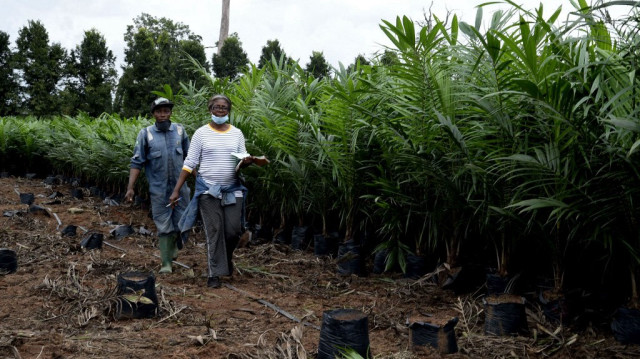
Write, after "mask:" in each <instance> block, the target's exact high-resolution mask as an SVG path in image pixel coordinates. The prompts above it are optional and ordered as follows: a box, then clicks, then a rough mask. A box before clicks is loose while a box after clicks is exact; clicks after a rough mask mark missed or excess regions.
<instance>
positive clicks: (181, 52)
mask: <svg viewBox="0 0 640 359" xmlns="http://www.w3.org/2000/svg"><path fill="white" fill-rule="evenodd" d="M124 38H125V41H126V42H127V48H126V49H125V66H124V67H123V74H122V77H121V78H120V82H119V84H118V91H117V94H116V101H115V104H114V106H115V109H116V110H117V111H119V112H121V113H122V114H123V115H125V116H134V115H138V114H146V113H148V106H149V103H150V102H151V101H152V99H153V98H154V97H155V96H154V95H153V94H152V93H151V91H153V90H157V89H161V88H162V87H163V86H164V85H165V84H168V85H169V86H170V87H171V88H173V89H175V88H179V84H180V83H181V82H185V83H186V82H190V81H196V82H199V81H202V75H201V74H198V73H197V72H194V71H188V70H186V68H187V66H190V65H189V64H190V62H189V61H187V56H186V55H187V54H188V55H190V56H191V57H193V58H195V59H197V60H198V61H202V65H203V66H204V67H208V65H207V64H206V61H205V59H206V55H205V53H204V46H202V38H201V37H200V36H199V35H195V34H193V33H192V32H191V30H190V29H189V26H187V25H184V24H182V23H174V22H173V21H172V20H170V19H167V18H159V19H158V18H155V17H153V16H151V15H149V14H142V15H140V16H138V17H137V18H135V19H134V25H129V26H128V27H127V32H126V34H125V37H124Z"/></svg>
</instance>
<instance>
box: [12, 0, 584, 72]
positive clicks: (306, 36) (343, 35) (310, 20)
mask: <svg viewBox="0 0 640 359" xmlns="http://www.w3.org/2000/svg"><path fill="white" fill-rule="evenodd" d="M487 1H488V0H487ZM516 1H517V0H516ZM482 2H484V1H481V0H449V1H445V0H433V1H429V0H427V1H419V0H231V11H230V21H229V33H234V32H236V33H238V35H239V38H240V41H241V42H242V47H243V49H244V51H245V52H246V53H247V55H248V56H249V60H250V61H251V62H254V63H257V62H258V59H259V58H260V53H261V50H262V47H263V46H265V45H266V43H267V40H274V39H277V40H278V41H279V42H280V44H281V47H282V48H283V50H284V51H285V52H286V53H287V55H288V56H290V57H293V58H294V59H296V60H299V61H300V63H301V64H302V65H303V66H304V65H305V64H306V63H308V62H309V57H310V56H311V53H312V51H322V52H323V53H324V56H325V58H326V59H327V61H328V62H329V63H330V64H331V65H332V66H337V65H338V62H342V63H343V64H344V65H345V66H347V65H349V64H350V63H352V62H353V60H354V59H355V57H356V56H357V55H358V54H363V55H365V57H371V55H372V54H374V53H376V52H380V51H382V49H383V45H389V41H388V40H387V39H386V36H385V35H384V33H383V32H382V30H381V29H380V24H382V20H387V21H391V22H394V21H395V18H396V16H402V15H407V16H408V17H410V18H412V19H413V20H420V19H423V18H424V16H423V14H424V12H425V11H429V8H430V9H431V12H432V13H433V14H435V15H437V16H438V17H440V18H444V17H445V15H446V13H447V11H450V12H453V13H455V14H457V15H458V17H459V18H460V19H461V20H462V21H466V22H470V23H473V22H474V19H475V14H476V8H475V7H476V6H477V5H478V4H480V3H482ZM588 2H590V0H588ZM523 3H525V4H527V5H525V7H526V8H531V7H536V6H537V5H539V4H540V2H537V1H528V2H523ZM542 3H544V4H545V14H550V13H551V11H552V10H553V9H556V8H557V7H558V6H559V5H562V6H563V12H562V14H563V16H562V17H564V16H565V14H568V13H569V11H571V10H573V7H572V6H571V5H570V3H569V0H543V1H542ZM0 8H1V9H2V11H1V12H0V30H1V31H4V32H6V33H8V34H9V35H10V41H11V44H12V46H15V40H16V39H17V37H18V31H19V30H20V29H21V28H23V27H25V26H26V25H27V23H28V21H29V20H40V21H41V22H42V23H43V24H44V26H45V28H46V29H47V31H48V33H49V42H50V43H54V42H59V43H60V44H61V45H62V46H63V47H64V48H65V49H67V50H70V49H73V48H75V47H76V45H79V44H80V43H81V42H82V39H83V36H84V31H86V30H90V29H91V28H95V29H97V30H98V31H99V32H100V33H101V34H102V35H104V37H105V39H106V40H107V46H108V47H109V49H110V50H112V51H113V53H114V55H115V56H116V63H117V65H118V69H119V68H120V65H122V62H123V59H124V48H125V43H124V33H125V31H126V29H127V25H133V19H134V18H135V17H137V16H138V15H140V14H142V13H148V14H150V15H151V16H154V17H157V18H160V17H166V18H169V19H171V20H173V21H174V22H180V23H183V24H185V25H188V26H189V28H190V29H191V31H192V32H193V33H195V34H196V35H200V36H202V39H203V44H204V46H205V47H213V46H214V45H215V42H216V41H217V40H218V36H219V31H220V14H221V8H222V0H180V1H177V0H172V1H168V0H154V1H148V0H19V1H18V0H0ZM495 9H498V6H496V5H492V6H490V7H488V8H486V10H485V16H484V17H485V18H488V16H489V14H488V12H492V11H493V10H495ZM206 51H207V58H208V59H209V61H210V60H211V54H212V53H213V51H214V49H213V48H208V49H207V50H206Z"/></svg>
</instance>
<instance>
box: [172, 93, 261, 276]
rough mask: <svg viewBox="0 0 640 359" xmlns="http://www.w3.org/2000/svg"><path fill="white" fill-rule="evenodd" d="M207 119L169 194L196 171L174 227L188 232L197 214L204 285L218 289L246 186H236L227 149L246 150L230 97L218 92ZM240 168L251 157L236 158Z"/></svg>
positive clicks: (228, 266)
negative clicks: (204, 264) (202, 240)
mask: <svg viewBox="0 0 640 359" xmlns="http://www.w3.org/2000/svg"><path fill="white" fill-rule="evenodd" d="M208 107H209V112H210V113H211V121H210V122H209V123H208V124H206V125H204V126H202V127H200V128H199V129H197V130H196V132H195V133H194V134H193V136H192V138H191V145H190V146H189V151H188V152H187V153H188V154H187V158H185V160H184V164H183V167H182V172H181V173H180V177H179V178H178V182H177V183H176V186H175V188H174V190H173V193H172V194H171V197H169V200H170V201H173V200H175V199H178V198H179V197H180V189H181V188H182V186H183V185H184V182H185V181H186V179H187V177H188V176H189V175H190V174H191V173H192V172H193V171H195V170H196V169H197V176H196V189H195V193H194V196H193V198H192V199H191V202H190V203H189V205H188V207H187V210H186V211H185V213H184V215H183V216H182V218H181V220H180V223H179V225H178V226H179V227H180V230H181V231H183V232H184V231H188V230H189V229H190V228H191V227H192V226H193V224H194V223H195V219H196V216H197V214H198V213H199V214H200V216H201V217H202V221H203V226H204V232H205V236H206V239H207V270H208V276H209V278H208V280H207V285H208V286H209V287H212V288H218V287H220V285H221V283H220V277H221V276H228V275H232V274H233V264H232V258H233V251H234V249H235V248H236V246H237V244H238V240H239V239H240V235H241V234H242V230H243V225H244V201H245V199H246V194H247V189H246V187H244V186H243V185H242V183H241V182H240V179H239V178H238V174H237V173H236V167H237V166H238V163H237V161H238V159H237V158H236V157H234V156H233V155H232V153H246V152H247V151H246V148H245V139H244V135H243V134H242V131H240V129H238V128H237V127H235V126H233V125H231V124H230V123H229V113H230V111H231V100H230V99H229V98H228V97H226V96H224V95H216V96H213V97H212V98H211V99H210V100H209V102H208ZM240 161H241V163H240V167H244V166H248V165H250V164H251V163H252V162H253V156H247V157H244V158H243V159H241V160H240Z"/></svg>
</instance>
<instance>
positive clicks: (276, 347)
mask: <svg viewBox="0 0 640 359" xmlns="http://www.w3.org/2000/svg"><path fill="white" fill-rule="evenodd" d="M72 189H73V187H71V186H70V185H68V184H58V185H46V184H44V183H43V181H42V180H41V179H31V180H29V179H25V178H15V177H10V178H2V179H0V210H1V211H2V212H3V214H4V215H3V216H2V217H1V218H0V248H8V249H12V250H14V251H15V252H16V253H17V257H18V270H17V272H15V273H12V274H7V275H0V358H92V357H93V358H152V357H156V358H314V357H316V355H317V351H318V344H319V337H320V328H321V326H322V316H323V312H324V311H327V310H332V309H338V308H353V309H358V310H360V311H362V312H363V313H365V314H366V315H367V317H368V327H369V340H370V350H371V354H372V357H375V358H407V359H408V358H440V357H447V358H506V357H509V358H511V357H519V358H545V357H556V358H631V357H638V356H640V350H639V349H638V347H637V346H624V345H621V344H619V343H617V342H616V341H615V340H614V339H613V338H612V336H611V333H610V332H607V331H603V330H598V329H590V330H586V331H581V332H573V331H572V329H571V328H559V327H557V326H554V325H551V324H550V323H548V322H547V321H545V319H544V317H543V316H542V315H541V314H540V313H541V312H540V310H539V308H537V307H536V305H535V304H529V305H528V306H527V319H528V325H529V330H530V334H529V335H527V336H519V337H495V336H489V335H485V334H484V330H483V321H484V313H483V306H482V302H481V295H480V294H477V293H476V294H470V295H466V296H461V297H457V296H455V295H454V294H453V293H452V292H450V291H446V290H442V289H440V288H438V287H437V286H435V285H433V284H432V283H431V282H430V281H427V280H409V279H405V278H402V276H401V275H399V274H391V275H376V274H370V275H368V276H365V277H357V276H347V277H345V276H340V275H338V274H337V271H336V262H335V259H332V258H330V257H326V258H324V257H316V256H314V254H313V253H312V252H308V251H293V250H291V249H290V247H288V246H285V245H278V244H274V243H271V242H270V241H266V242H267V243H264V244H253V245H249V246H247V247H245V248H239V249H238V250H237V251H236V252H235V263H236V271H235V273H234V275H233V276H232V277H228V278H223V286H222V287H221V288H219V289H210V288H207V286H206V268H205V265H204V264H205V258H206V254H205V251H204V242H203V236H202V233H198V232H197V231H196V232H195V233H194V234H193V235H192V237H191V240H190V242H189V243H187V245H186V246H185V248H184V249H183V250H182V251H181V252H180V256H179V258H178V261H179V262H180V263H182V264H184V266H186V267H188V268H186V267H183V266H179V265H175V266H174V273H172V274H170V275H157V270H158V269H159V259H158V258H157V257H156V256H155V255H157V254H158V250H157V246H156V241H155V236H154V235H153V234H151V235H149V234H147V235H144V234H140V233H136V234H133V235H131V236H128V237H125V238H123V239H120V240H118V239H117V238H116V237H112V236H110V231H111V230H112V229H113V228H114V226H115V225H117V224H131V225H132V226H133V227H134V228H135V229H137V230H138V229H139V228H140V227H143V228H146V229H148V230H150V231H152V232H154V231H155V227H154V225H153V221H152V220H151V219H150V218H149V216H148V209H146V208H144V206H140V205H138V206H133V205H132V206H129V205H114V204H113V203H111V204H109V203H106V204H105V202H104V201H103V199H102V198H100V197H92V196H90V195H89V191H88V190H87V189H84V192H85V197H84V198H83V199H76V198H73V197H72V196H71V190H72ZM55 191H58V192H60V193H62V194H63V197H60V198H58V199H59V200H60V203H55V202H52V201H54V199H52V198H48V197H49V196H51V195H52V193H54V192H55ZM18 193H33V194H34V195H35V204H37V205H40V206H43V207H46V208H47V209H48V210H49V212H47V213H44V212H35V213H29V212H28V205H26V204H21V203H20V198H19V195H18ZM72 208H76V209H80V210H81V212H77V210H76V212H75V213H72V212H71V211H70V209H72ZM11 211H18V212H19V213H17V212H11ZM72 211H73V210H72ZM12 214H13V215H12ZM54 214H55V215H54ZM56 216H57V218H56ZM58 219H59V221H58ZM60 223H61V224H60ZM67 225H75V226H78V234H77V235H76V236H75V237H68V236H62V235H61V231H62V229H63V228H65V227H66V226H67ZM84 230H87V231H88V232H99V233H102V234H104V238H105V244H104V245H103V247H102V249H95V250H86V249H83V248H81V246H80V242H81V240H82V239H83V238H85V237H86V236H87V235H86V233H85V232H84ZM106 243H109V244H111V246H109V245H107V244H106ZM130 271H143V272H153V273H155V274H156V277H155V278H156V292H157V295H158V298H159V313H158V315H157V316H156V317H154V318H148V319H115V317H114V314H115V313H116V312H115V303H116V302H117V296H116V294H115V287H116V282H117V276H118V274H121V273H125V272H130ZM277 309H279V311H278V310H277ZM430 316H435V317H436V318H445V319H447V318H452V317H458V318H459V322H458V324H457V325H456V329H455V331H456V336H457V344H458V347H459V351H458V352H457V353H455V354H447V355H443V354H439V353H438V351H437V350H435V349H433V348H430V347H413V346H412V345H411V339H410V334H411V333H410V329H409V328H408V326H407V321H408V320H409V319H410V318H429V317H430Z"/></svg>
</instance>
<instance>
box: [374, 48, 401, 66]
mask: <svg viewBox="0 0 640 359" xmlns="http://www.w3.org/2000/svg"><path fill="white" fill-rule="evenodd" d="M378 61H380V64H381V65H383V66H391V65H397V64H398V62H399V60H398V55H397V54H396V53H395V52H393V51H391V50H384V52H383V53H382V55H380V56H379V57H378Z"/></svg>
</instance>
